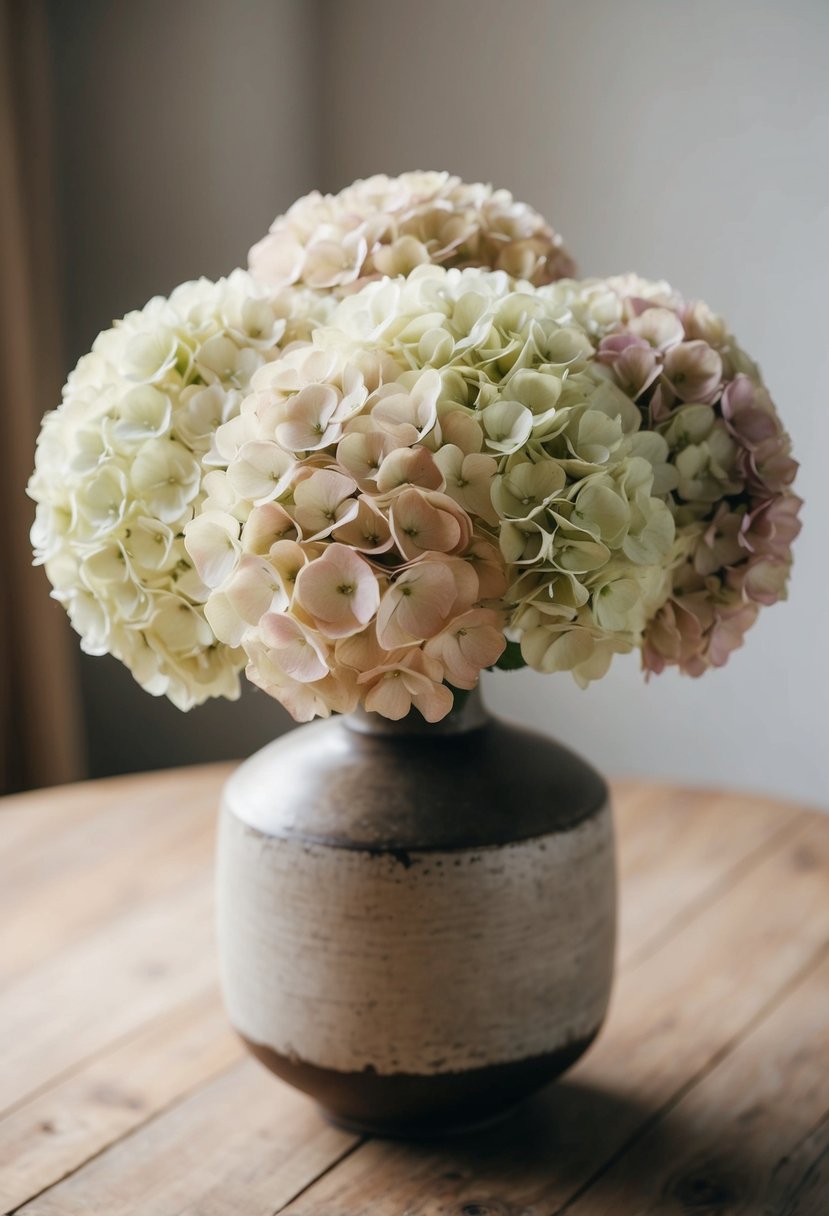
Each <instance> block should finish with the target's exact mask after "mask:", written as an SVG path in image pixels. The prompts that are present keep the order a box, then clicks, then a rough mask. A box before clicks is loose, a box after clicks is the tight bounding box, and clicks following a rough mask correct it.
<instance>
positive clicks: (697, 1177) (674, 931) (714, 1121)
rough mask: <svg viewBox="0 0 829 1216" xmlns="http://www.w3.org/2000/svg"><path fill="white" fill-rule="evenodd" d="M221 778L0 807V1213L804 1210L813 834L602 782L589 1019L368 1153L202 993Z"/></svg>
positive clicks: (825, 866)
mask: <svg viewBox="0 0 829 1216" xmlns="http://www.w3.org/2000/svg"><path fill="white" fill-rule="evenodd" d="M227 771H228V770H227V769H226V768H224V767H219V766H214V767H207V768H200V769H184V770H180V771H177V772H172V773H161V774H149V775H146V776H141V777H133V778H120V779H117V780H108V781H101V782H96V783H92V784H86V785H78V786H71V787H67V788H65V789H61V790H53V791H47V792H44V793H34V794H26V795H21V796H19V797H15V798H9V799H6V800H5V802H4V804H3V805H2V807H1V808H0V848H2V863H0V866H1V868H0V874H2V882H0V917H2V919H1V920H0V924H2V929H1V930H0V977H2V984H0V1056H2V1062H1V1063H0V1111H1V1112H2V1117H0V1212H3V1213H6V1212H11V1211H21V1212H24V1213H26V1214H27V1216H36V1214H37V1216H47V1214H48V1216H122V1214H123V1213H140V1214H141V1216H184V1214H185V1213H187V1214H188V1216H260V1214H261V1216H272V1214H274V1213H277V1212H287V1213H291V1216H299V1214H300V1213H301V1214H303V1216H357V1214H362V1213H371V1214H372V1216H426V1214H429V1216H438V1214H440V1216H553V1214H554V1213H558V1212H564V1211H566V1212H567V1213H568V1216H599V1214H607V1216H632V1214H634V1213H636V1214H637V1216H639V1214H642V1213H693V1214H695V1216H699V1214H700V1213H728V1214H731V1213H757V1214H758V1216H770V1214H773V1213H781V1214H782V1213H788V1214H791V1216H827V1213H829V951H828V950H827V942H828V941H829V881H828V880H829V817H826V818H824V817H821V816H819V815H816V814H814V813H810V812H807V811H804V810H801V809H799V808H797V807H794V806H789V805H786V804H784V803H780V802H772V801H765V800H763V799H759V798H756V797H749V796H737V795H733V794H724V793H717V792H710V791H709V792H702V791H691V790H687V789H675V788H668V787H665V786H656V785H650V786H647V785H643V784H636V783H626V784H625V783H620V784H618V785H617V786H616V789H615V801H616V808H617V820H618V825H619V838H620V841H619V843H620V864H621V877H622V884H621V889H622V916H621V942H620V951H619V968H618V978H617V982H616V988H615V995H614V1000H613V1004H612V1008H611V1013H610V1017H609V1021H608V1024H607V1026H606V1028H605V1030H604V1032H603V1034H602V1035H601V1037H600V1039H599V1041H598V1042H597V1044H596V1045H595V1047H594V1048H593V1049H592V1050H591V1051H590V1052H589V1053H588V1055H587V1056H586V1057H585V1058H584V1059H583V1060H582V1061H581V1062H580V1063H579V1065H578V1066H577V1067H576V1068H575V1069H574V1070H573V1071H572V1072H570V1073H569V1074H568V1075H567V1077H566V1078H565V1079H564V1080H562V1081H561V1082H559V1083H558V1084H556V1085H554V1086H551V1087H550V1088H548V1089H547V1090H546V1091H544V1092H542V1093H541V1094H540V1095H538V1096H537V1097H536V1098H533V1099H531V1100H530V1101H529V1102H528V1103H526V1104H525V1105H524V1106H523V1107H522V1108H520V1109H519V1110H518V1111H517V1112H516V1113H515V1114H514V1115H513V1116H511V1117H510V1119H509V1120H508V1121H507V1122H504V1123H502V1124H501V1125H500V1126H498V1127H496V1128H492V1129H490V1130H488V1131H487V1132H485V1133H477V1134H475V1135H470V1136H466V1137H462V1138H458V1139H455V1140H453V1141H448V1142H444V1143H442V1144H441V1143H431V1144H430V1143H421V1144H400V1143H393V1142H384V1141H381V1140H366V1139H361V1138H359V1137H356V1136H353V1135H350V1134H347V1133H345V1132H342V1131H338V1130H335V1129H334V1128H332V1127H330V1126H328V1125H327V1124H326V1123H325V1122H324V1121H323V1120H322V1118H321V1117H320V1116H319V1114H318V1113H317V1111H316V1109H315V1108H314V1106H313V1105H312V1104H311V1102H310V1101H308V1100H307V1099H306V1098H304V1097H303V1096H302V1095H301V1094H298V1093H295V1092H294V1091H292V1090H290V1089H288V1088H287V1086H285V1085H283V1084H282V1083H281V1082H279V1081H277V1080H276V1079H275V1078H274V1077H272V1076H271V1075H270V1074H269V1073H267V1072H265V1071H264V1069H262V1068H261V1067H260V1066H259V1065H258V1064H257V1063H255V1062H254V1061H253V1060H252V1059H249V1058H247V1057H246V1055H245V1053H244V1051H243V1049H242V1048H241V1046H240V1045H239V1043H238V1042H237V1041H236V1039H235V1037H234V1035H233V1034H232V1032H231V1031H230V1030H229V1028H228V1026H227V1024H226V1021H225V1018H224V1014H223V1012H222V1008H221V1003H220V998H219V995H218V992H217V988H216V980H215V957H214V948H213V926H212V911H213V910H212V874H211V866H212V849H213V835H214V819H215V816H214V810H215V807H216V803H217V798H218V791H219V786H220V783H221V781H222V780H223V778H224V776H225V775H226V774H227Z"/></svg>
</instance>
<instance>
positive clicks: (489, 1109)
mask: <svg viewBox="0 0 829 1216" xmlns="http://www.w3.org/2000/svg"><path fill="white" fill-rule="evenodd" d="M597 1033H598V1027H597V1028H596V1030H595V1031H594V1032H593V1033H592V1034H590V1035H588V1036H587V1037H586V1038H583V1039H580V1040H579V1041H578V1042H574V1043H568V1044H567V1045H566V1046H564V1047H561V1048H559V1049H558V1050H556V1051H552V1052H549V1053H547V1054H545V1055H541V1056H533V1057H531V1058H529V1059H525V1060H515V1061H511V1062H510V1063H506V1064H490V1065H488V1066H487V1067H484V1068H471V1069H466V1070H464V1071H463V1072H444V1073H434V1074H429V1075H422V1076H415V1075H414V1074H411V1073H391V1074H388V1075H381V1074H378V1073H376V1072H374V1071H373V1070H371V1069H366V1070H365V1071H364V1072H340V1071H338V1070H337V1069H334V1068H320V1067H318V1065H316V1064H309V1063H306V1062H305V1061H304V1060H297V1059H290V1058H289V1057H288V1056H284V1055H280V1053H279V1052H277V1051H274V1050H273V1048H271V1047H266V1046H264V1045H263V1044H261V1043H254V1042H252V1041H251V1040H250V1039H248V1038H246V1037H245V1036H244V1035H240V1036H239V1037H240V1038H241V1039H242V1040H243V1042H244V1043H245V1045H246V1046H247V1048H248V1050H249V1051H250V1052H251V1053H252V1054H253V1055H255V1056H256V1058H257V1059H258V1060H260V1061H261V1062H262V1063H263V1064H264V1065H265V1067H266V1068H268V1069H270V1071H271V1072H273V1073H275V1074H276V1076H278V1077H280V1078H281V1079H282V1080H283V1081H287V1083H288V1084H289V1085H292V1086H293V1087H294V1088H295V1089H301V1090H302V1091H303V1092H304V1093H306V1094H308V1095H309V1096H310V1097H311V1098H313V1099H314V1100H315V1101H316V1102H317V1103H318V1104H319V1106H320V1107H321V1108H322V1110H323V1113H324V1114H325V1115H326V1117H327V1118H328V1119H330V1120H331V1122H332V1123H335V1124H337V1126H338V1127H343V1128H345V1129H347V1130H348V1131H353V1132H358V1133H360V1134H364V1135H377V1136H386V1137H393V1138H394V1137H400V1138H406V1139H412V1138H414V1139H428V1138H430V1137H436V1136H446V1135H451V1134H458V1133H460V1132H464V1131H471V1130H473V1129H474V1128H476V1127H479V1126H482V1125H484V1124H487V1123H491V1122H492V1121H493V1120H494V1119H496V1118H498V1117H499V1116H501V1115H505V1114H506V1113H507V1112H508V1111H509V1110H511V1109H512V1107H514V1106H515V1105H516V1104H517V1103H518V1102H520V1101H521V1100H522V1099H524V1098H527V1097H529V1096H530V1094H532V1093H534V1092H535V1091H536V1090H537V1089H540V1088H541V1087H542V1086H543V1085H546V1084H547V1083H548V1082H549V1081H553V1080H554V1079H555V1078H556V1077H558V1076H560V1074H561V1073H563V1072H564V1071H565V1069H567V1068H569V1067H570V1066H571V1065H572V1064H574V1063H575V1061H576V1060H577V1059H578V1058H579V1057H580V1056H581V1055H583V1054H584V1052H585V1051H586V1050H587V1048H588V1047H589V1046H590V1044H591V1043H592V1042H593V1040H594V1039H595V1037H596V1035H597Z"/></svg>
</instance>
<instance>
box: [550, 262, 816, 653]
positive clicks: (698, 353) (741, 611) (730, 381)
mask: <svg viewBox="0 0 829 1216" xmlns="http://www.w3.org/2000/svg"><path fill="white" fill-rule="evenodd" d="M568 291H570V292H572V295H573V307H574V311H575V313H576V314H577V315H578V316H580V318H581V319H582V321H583V322H585V323H586V324H587V325H588V327H589V328H590V332H591V334H592V336H593V341H594V342H595V343H596V344H597V352H598V358H599V360H600V361H601V363H602V364H603V365H604V366H605V367H606V368H607V369H608V371H609V373H610V375H611V377H612V381H613V383H614V384H616V385H618V386H619V387H621V388H623V389H624V391H625V392H626V393H628V394H629V395H630V396H631V398H632V399H633V400H634V401H635V403H636V406H637V408H638V409H639V411H640V413H641V415H642V418H643V422H644V425H645V426H646V427H647V428H648V429H649V430H650V431H651V432H652V433H653V434H658V435H660V436H661V437H663V438H664V439H665V441H666V442H667V444H668V449H669V453H670V456H669V460H670V465H671V468H672V469H673V470H674V477H675V485H674V486H673V491H672V495H671V509H672V512H673V515H674V518H675V520H676V524H677V536H678V538H679V541H680V544H679V548H678V551H677V562H676V566H675V569H674V571H673V581H672V588H671V594H670V596H669V597H668V599H667V600H666V602H665V603H664V605H662V607H661V608H660V610H659V611H658V612H657V613H656V614H655V616H654V617H653V619H652V620H651V621H650V622H649V624H648V627H647V629H646V630H645V635H644V639H643V647H642V656H643V663H644V666H645V668H646V670H647V671H649V672H661V671H662V670H664V668H665V667H667V666H671V665H673V666H677V667H679V668H680V669H681V670H682V671H683V672H685V673H687V674H689V675H693V676H698V675H701V674H702V673H703V672H705V671H706V670H707V669H708V668H710V667H721V666H722V665H723V664H724V663H725V662H726V661H727V659H728V657H729V655H730V654H731V652H732V651H733V650H735V649H736V648H737V647H739V646H740V645H741V644H742V641H743V636H744V634H745V632H746V630H747V629H749V628H750V626H751V625H752V624H753V623H754V622H755V620H756V619H757V616H758V613H759V611H760V609H761V608H762V607H768V606H769V605H771V604H774V603H776V602H777V601H778V600H779V599H781V598H783V597H784V596H785V592H786V585H787V582H788V577H789V573H790V570H791V564H792V551H791V549H792V543H793V541H794V539H795V537H796V536H797V534H798V532H799V531H800V522H799V519H798V512H799V510H800V507H801V505H802V504H801V501H800V499H799V498H798V497H797V496H796V495H795V494H794V493H793V491H792V489H791V485H792V482H793V480H794V477H795V473H796V471H797V464H796V462H795V461H794V460H793V459H792V455H791V441H790V439H789V436H788V435H787V434H786V432H785V430H784V429H783V427H782V425H781V422H780V419H779V417H778V415H777V412H776V410H775V408H774V405H773V403H772V400H771V398H770V396H769V393H768V390H767V389H766V388H765V386H764V384H763V382H762V379H761V376H760V372H759V370H758V368H757V366H756V364H754V363H753V362H752V360H751V359H749V357H748V356H747V355H746V354H745V352H744V351H742V350H741V349H740V347H739V346H738V345H737V343H736V341H735V339H734V338H733V337H732V335H731V334H730V333H729V332H728V329H727V326H726V325H725V323H724V322H723V320H722V318H720V317H718V316H716V315H715V314H713V313H712V312H711V311H710V309H709V308H708V307H707V305H705V304H703V303H687V302H686V301H685V300H684V299H683V298H682V297H681V296H680V295H678V294H677V293H676V292H675V291H673V290H672V289H671V288H670V287H669V286H668V285H667V284H665V283H649V282H646V281H645V280H641V279H638V278H637V277H636V276H627V277H625V278H618V279H609V280H607V281H605V282H594V283H584V284H581V285H574V286H573V287H572V288H568V286H567V285H561V288H560V293H559V294H560V295H563V294H566V293H567V292H568Z"/></svg>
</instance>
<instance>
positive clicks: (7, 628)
mask: <svg viewBox="0 0 829 1216" xmlns="http://www.w3.org/2000/svg"><path fill="white" fill-rule="evenodd" d="M49 104H50V92H49V67H48V45H47V35H46V23H45V16H44V11H43V7H42V4H41V2H40V0H0V303H1V306H0V461H2V464H1V465H0V563H1V566H2V582H0V786H2V789H3V790H4V791H6V792H7V791H9V790H15V789H25V788H28V787H31V786H40V785H52V784H56V783H58V782H63V781H70V780H73V779H75V778H77V777H78V776H80V775H82V771H81V770H82V746H81V731H80V706H79V696H78V688H77V667H76V654H75V646H74V642H73V640H72V638H71V631H70V630H69V627H68V624H67V621H66V619H65V617H64V614H63V610H62V609H61V608H60V606H59V605H57V604H56V603H55V602H54V601H53V600H51V599H50V598H49V595H48V590H49V588H48V584H47V582H46V579H45V577H44V574H43V571H42V570H35V569H33V568H32V565H31V549H30V547H29V537H28V532H29V527H30V524H31V520H32V517H33V504H32V503H31V502H30V501H29V499H28V498H26V496H25V486H26V481H27V479H28V476H29V473H30V471H31V467H32V460H33V452H34V441H35V437H36V435H37V430H38V424H39V421H40V418H41V416H42V414H43V413H44V411H45V410H47V409H50V408H52V407H53V406H54V405H55V404H56V403H57V401H58V400H59V394H60V385H61V382H62V379H63V376H62V370H63V369H62V363H63V360H62V357H61V345H60V327H59V307H58V299H59V296H58V288H57V273H56V271H57V266H56V257H55V243H56V242H55V219H56V214H57V207H56V201H55V197H54V186H53V181H52V171H51V170H52V166H51V157H50V139H49V136H50V130H49V127H50V123H49Z"/></svg>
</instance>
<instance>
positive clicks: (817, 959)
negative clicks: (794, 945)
mask: <svg viewBox="0 0 829 1216" xmlns="http://www.w3.org/2000/svg"><path fill="white" fill-rule="evenodd" d="M827 958H829V942H826V943H825V944H824V945H823V946H821V947H819V948H818V949H817V950H816V951H815V953H814V954H813V955H812V957H811V958H810V959H809V960H808V962H806V963H805V964H804V965H803V966H802V967H801V968H800V970H799V971H798V972H797V974H796V975H794V976H793V977H792V979H791V980H789V982H788V983H787V984H784V985H783V987H782V988H780V989H778V991H777V992H775V993H774V995H773V996H772V997H770V998H769V1000H768V1001H767V1002H766V1003H765V1005H763V1006H762V1007H761V1008H760V1009H758V1011H757V1013H756V1014H755V1015H754V1016H753V1017H752V1018H751V1019H750V1020H749V1021H748V1022H747V1023H746V1025H745V1026H743V1027H742V1028H741V1030H740V1031H739V1033H738V1034H735V1035H733V1036H732V1037H731V1038H730V1039H729V1040H728V1042H727V1043H724V1044H723V1045H722V1046H721V1047H720V1048H718V1050H717V1051H716V1052H715V1053H714V1054H713V1055H712V1057H711V1059H710V1060H709V1061H708V1062H707V1063H706V1064H705V1066H704V1067H703V1068H700V1069H698V1070H697V1072H696V1073H695V1074H694V1075H693V1076H691V1077H688V1078H687V1080H685V1081H684V1082H683V1083H682V1085H681V1086H679V1088H678V1089H677V1090H676V1091H675V1092H674V1093H673V1094H672V1095H671V1096H670V1098H669V1099H667V1100H666V1101H665V1102H663V1103H662V1105H661V1106H660V1107H659V1108H658V1109H657V1110H655V1111H654V1112H653V1114H652V1115H650V1116H649V1118H647V1119H646V1120H644V1122H643V1123H642V1124H640V1126H639V1127H637V1129H636V1131H635V1132H633V1133H632V1134H631V1135H630V1136H628V1138H627V1139H626V1140H625V1142H624V1143H623V1144H622V1145H620V1146H619V1148H617V1149H616V1150H615V1151H614V1152H613V1153H611V1155H610V1156H609V1157H608V1159H607V1160H606V1161H605V1162H603V1163H602V1165H601V1167H600V1168H599V1169H597V1170H595V1171H594V1172H593V1174H591V1176H590V1177H589V1178H587V1179H585V1181H584V1182H583V1183H582V1184H581V1185H580V1186H579V1187H578V1188H577V1189H576V1190H575V1191H574V1192H573V1194H572V1195H571V1196H570V1197H569V1198H568V1199H567V1200H566V1202H565V1203H564V1204H562V1205H561V1206H560V1207H558V1208H556V1209H555V1211H554V1212H551V1213H550V1216H565V1213H566V1212H568V1211H569V1210H570V1209H572V1208H573V1207H574V1206H575V1204H576V1203H578V1201H579V1200H580V1199H582V1198H583V1197H584V1196H585V1195H587V1196H588V1197H589V1192H590V1189H591V1188H592V1187H593V1186H594V1185H595V1184H596V1183H597V1182H598V1181H599V1180H600V1179H601V1178H603V1177H604V1176H605V1174H607V1173H608V1172H609V1171H610V1170H611V1169H613V1167H614V1166H615V1165H616V1164H617V1162H618V1161H620V1160H621V1159H622V1158H623V1157H624V1156H625V1155H626V1154H627V1153H629V1152H630V1150H631V1149H632V1148H633V1147H634V1145H636V1144H637V1143H638V1142H639V1141H640V1140H642V1139H643V1138H644V1137H645V1136H646V1135H647V1134H648V1133H649V1132H650V1131H651V1130H652V1129H653V1128H654V1127H655V1126H656V1125H657V1124H658V1123H660V1122H661V1121H662V1120H663V1119H664V1118H665V1116H666V1115H667V1114H669V1113H670V1111H672V1110H673V1109H674V1107H676V1106H678V1105H679V1103H680V1102H681V1101H682V1100H683V1099H684V1098H685V1097H686V1095H687V1094H689V1093H690V1092H691V1091H692V1090H693V1089H695V1088H696V1087H697V1086H698V1085H699V1084H700V1083H701V1082H702V1081H704V1079H705V1078H706V1077H707V1076H708V1075H709V1074H710V1073H712V1072H713V1071H714V1069H715V1068H717V1067H718V1066H719V1065H720V1064H721V1063H722V1062H723V1061H724V1060H726V1059H727V1058H728V1057H729V1056H730V1055H731V1054H732V1053H733V1052H734V1051H735V1050H736V1048H737V1047H738V1046H739V1045H740V1043H741V1042H742V1041H743V1039H745V1038H747V1036H748V1035H749V1034H751V1033H752V1031H754V1030H756V1029H757V1027H758V1026H761V1025H762V1024H763V1022H765V1021H767V1019H768V1018H769V1017H771V1015H772V1014H773V1013H774V1012H775V1010H776V1009H777V1008H778V1007H779V1006H780V1005H781V1004H783V1002H784V1001H785V1000H786V999H787V998H788V997H789V996H791V995H792V993H794V992H796V991H797V989H798V988H800V987H802V986H803V985H804V984H805V983H806V982H807V981H808V980H809V978H810V977H811V976H812V975H813V974H814V972H816V971H817V970H818V969H819V968H820V967H821V966H822V965H823V963H824V962H825V961H826V959H827ZM828 1114H829V1112H828ZM819 1124H820V1121H819V1123H818V1126H819Z"/></svg>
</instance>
